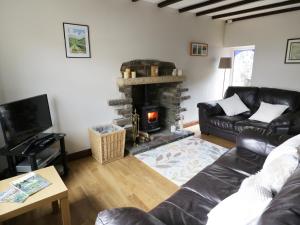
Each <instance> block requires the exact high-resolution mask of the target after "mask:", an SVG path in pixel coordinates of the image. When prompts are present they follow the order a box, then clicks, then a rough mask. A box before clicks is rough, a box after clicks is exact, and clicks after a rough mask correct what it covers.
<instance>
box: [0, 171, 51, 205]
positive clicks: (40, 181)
mask: <svg viewBox="0 0 300 225" xmlns="http://www.w3.org/2000/svg"><path fill="white" fill-rule="evenodd" d="M50 184H51V183H50V182H49V181H47V180H46V179H45V178H43V177H42V176H40V175H38V174H36V173H34V172H30V173H28V174H26V175H24V176H22V177H21V178H19V179H17V180H15V181H13V182H11V186H10V187H9V188H8V189H7V190H5V191H4V192H2V193H0V202H15V203H22V202H24V201H25V200H26V199H27V198H28V197H29V196H30V195H33V194H35V193H37V192H39V191H40V190H42V189H44V188H46V187H48V186H49V185H50Z"/></svg>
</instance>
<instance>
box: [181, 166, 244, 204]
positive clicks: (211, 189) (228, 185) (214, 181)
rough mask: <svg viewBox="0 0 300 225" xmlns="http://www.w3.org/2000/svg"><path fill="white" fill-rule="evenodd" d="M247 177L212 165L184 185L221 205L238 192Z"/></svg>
mask: <svg viewBox="0 0 300 225" xmlns="http://www.w3.org/2000/svg"><path fill="white" fill-rule="evenodd" d="M246 177H247V176H246V175H245V174H241V173H238V172H236V171H233V170H231V169H229V168H224V167H222V166H220V165H217V164H212V165H210V166H208V167H206V168H205V169H204V170H202V171H201V172H200V173H198V174H197V175H196V176H195V177H193V178H192V179H191V180H190V181H188V182H187V183H186V184H185V185H183V188H185V189H189V190H191V191H193V192H195V193H198V194H200V195H202V196H203V197H205V198H206V199H208V200H210V201H211V202H215V203H219V202H220V201H222V200H223V199H224V198H226V197H228V196H229V195H231V194H233V193H234V192H236V191H237V190H238V188H239V186H240V184H241V182H242V181H243V180H244V179H245V178H246Z"/></svg>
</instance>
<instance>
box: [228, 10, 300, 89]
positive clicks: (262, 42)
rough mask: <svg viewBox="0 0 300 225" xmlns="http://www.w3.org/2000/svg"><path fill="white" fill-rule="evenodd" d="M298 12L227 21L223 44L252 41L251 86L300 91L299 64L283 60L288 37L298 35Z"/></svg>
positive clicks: (238, 43)
mask: <svg viewBox="0 0 300 225" xmlns="http://www.w3.org/2000/svg"><path fill="white" fill-rule="evenodd" d="M299 21H300V12H293V13H287V14H281V15H275V16H269V17H263V18H258V19H251V20H245V21H241V22H235V23H232V24H226V26H225V38H224V45H225V46H226V47H234V46H245V45H255V57H254V67H253V78H252V79H253V80H252V84H253V85H254V86H266V87H275V88H283V89H290V90H298V91H300V86H299V83H300V64H294V65H291V64H284V58H285V51H286V43H287V39H289V38H297V37H298V38H300V29H299Z"/></svg>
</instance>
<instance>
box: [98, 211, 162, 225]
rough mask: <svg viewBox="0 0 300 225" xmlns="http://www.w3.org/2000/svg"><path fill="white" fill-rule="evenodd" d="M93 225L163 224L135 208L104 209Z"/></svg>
mask: <svg viewBox="0 0 300 225" xmlns="http://www.w3.org/2000/svg"><path fill="white" fill-rule="evenodd" d="M95 225H165V224H164V223H163V222H161V221H160V220H159V219H157V218H156V217H154V216H152V215H150V214H149V213H146V212H144V211H142V210H139V209H136V208H118V209H111V210H104V211H102V212H100V213H99V214H98V216H97V220H96V224H95Z"/></svg>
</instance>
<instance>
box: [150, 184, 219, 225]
mask: <svg viewBox="0 0 300 225" xmlns="http://www.w3.org/2000/svg"><path fill="white" fill-rule="evenodd" d="M216 205H217V203H216V202H215V201H210V200H209V199H207V198H205V197H203V196H201V195H199V194H198V193H195V192H193V191H190V190H187V189H180V191H178V192H176V193H175V194H174V195H173V196H171V197H170V198H169V199H167V200H166V201H164V202H163V203H161V204H159V205H158V206H157V207H155V208H154V209H153V210H151V211H150V213H151V214H152V215H153V216H155V217H156V218H159V220H161V221H162V222H163V223H165V224H168V225H169V224H170V225H175V224H176V225H205V224H206V222H207V214H208V212H209V211H210V210H211V209H212V208H213V207H215V206H216Z"/></svg>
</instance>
